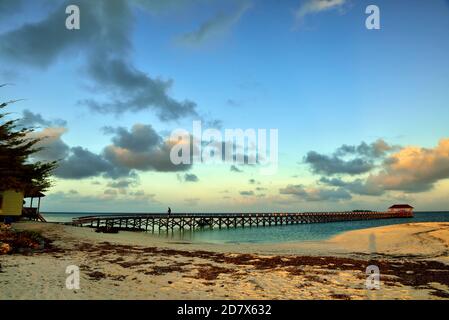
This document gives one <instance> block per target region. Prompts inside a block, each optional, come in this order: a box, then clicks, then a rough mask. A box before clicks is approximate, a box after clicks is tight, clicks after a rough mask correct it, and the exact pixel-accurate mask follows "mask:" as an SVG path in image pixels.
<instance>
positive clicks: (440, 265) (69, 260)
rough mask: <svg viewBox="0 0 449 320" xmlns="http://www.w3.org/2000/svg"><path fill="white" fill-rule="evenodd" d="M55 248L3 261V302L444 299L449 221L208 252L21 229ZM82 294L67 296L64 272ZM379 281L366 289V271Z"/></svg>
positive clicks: (126, 238)
mask: <svg viewBox="0 0 449 320" xmlns="http://www.w3.org/2000/svg"><path fill="white" fill-rule="evenodd" d="M13 227H14V228H15V229H17V230H34V231H38V232H40V233H42V235H43V236H45V237H47V238H49V239H51V240H52V241H53V243H52V248H50V249H47V250H44V251H42V252H34V253H32V254H14V255H0V264H1V268H0V288H1V289H0V299H448V298H449V265H448V264H449V251H448V248H449V223H414V224H401V225H392V226H386V227H378V228H370V229H363V230H356V231H351V232H346V233H343V234H340V235H337V236H335V237H333V238H331V239H329V240H326V241H316V242H293V243H282V244H238V245H236V244H232V245H230V244H229V245H226V244H208V243H194V242H192V243H191V242H186V241H174V240H170V239H169V238H163V237H156V236H152V235H151V234H146V233H137V232H125V231H121V232H120V233H119V234H103V233H96V232H95V231H94V229H90V228H79V227H72V226H67V225H61V224H53V223H38V222H20V223H16V224H14V225H13ZM70 265H75V266H78V267H79V269H80V271H81V272H80V289H78V290H72V289H67V288H66V278H67V277H68V274H66V268H67V266H70ZM368 265H376V266H378V267H379V269H380V273H381V277H380V280H381V286H380V289H379V290H368V289H367V288H366V286H365V282H366V278H367V276H366V267H367V266H368Z"/></svg>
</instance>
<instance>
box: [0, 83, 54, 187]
mask: <svg viewBox="0 0 449 320" xmlns="http://www.w3.org/2000/svg"><path fill="white" fill-rule="evenodd" d="M3 86H4V85H0V87H3ZM17 101H18V100H13V101H8V102H3V103H0V191H4V190H11V189H13V190H16V191H23V192H25V193H34V192H39V191H45V190H47V189H48V188H49V187H50V186H51V184H52V182H51V180H50V177H51V174H52V171H53V170H54V169H55V168H56V167H57V161H51V162H41V161H37V162H32V161H31V156H32V155H33V154H35V153H36V152H38V151H40V150H42V148H38V147H36V143H38V142H39V141H40V140H41V139H36V138H31V137H30V136H29V134H30V133H31V132H33V131H34V129H33V128H21V127H19V125H18V121H19V120H18V119H15V120H6V116H7V115H8V113H5V112H4V109H5V108H6V107H7V106H8V105H10V104H12V103H15V102H17Z"/></svg>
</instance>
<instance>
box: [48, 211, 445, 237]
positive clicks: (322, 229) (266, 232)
mask: <svg viewBox="0 0 449 320" xmlns="http://www.w3.org/2000/svg"><path fill="white" fill-rule="evenodd" d="M86 215H89V214H86V213H43V216H44V217H45V219H47V221H51V222H70V221H72V218H74V217H80V216H86ZM92 215H94V213H92ZM101 215H107V214H104V213H102V214H101ZM111 215H113V214H111ZM410 222H449V212H417V213H415V216H414V217H413V218H402V219H383V220H367V221H345V222H333V223H314V224H302V225H287V226H285V225H284V226H273V227H252V228H249V227H245V228H235V229H232V228H231V229H221V230H219V229H214V230H210V229H204V230H195V231H194V232H191V231H184V232H180V231H175V232H168V233H167V232H165V231H164V232H161V233H157V232H156V233H155V234H156V235H159V236H160V237H166V238H167V237H168V238H171V239H176V240H189V241H198V242H213V243H279V242H288V241H309V240H323V239H328V238H330V237H332V236H334V235H336V234H338V233H341V232H345V231H350V230H356V229H365V228H372V227H379V226H386V225H392V224H401V223H410Z"/></svg>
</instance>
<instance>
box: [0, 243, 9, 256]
mask: <svg viewBox="0 0 449 320" xmlns="http://www.w3.org/2000/svg"><path fill="white" fill-rule="evenodd" d="M11 251H12V248H11V246H10V245H9V244H8V243H2V242H0V254H8V253H9V252H11Z"/></svg>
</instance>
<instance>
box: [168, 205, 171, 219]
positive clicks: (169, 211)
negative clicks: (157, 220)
mask: <svg viewBox="0 0 449 320" xmlns="http://www.w3.org/2000/svg"><path fill="white" fill-rule="evenodd" d="M167 214H168V216H169V217H170V215H171V208H170V207H168V211H167Z"/></svg>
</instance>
